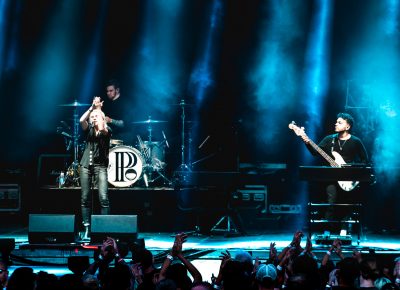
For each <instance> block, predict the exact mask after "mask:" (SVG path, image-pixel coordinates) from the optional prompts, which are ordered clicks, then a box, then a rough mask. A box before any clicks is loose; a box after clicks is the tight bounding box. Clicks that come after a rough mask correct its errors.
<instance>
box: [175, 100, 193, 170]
mask: <svg viewBox="0 0 400 290" xmlns="http://www.w3.org/2000/svg"><path fill="white" fill-rule="evenodd" d="M177 105H179V106H180V107H181V109H182V111H181V121H182V125H181V127H182V132H181V164H180V165H179V167H178V169H177V170H176V171H191V169H190V166H188V165H187V164H186V163H185V123H187V121H185V117H186V116H185V107H187V106H192V105H191V104H187V103H186V102H185V100H184V99H182V100H181V101H180V103H179V104H177Z"/></svg>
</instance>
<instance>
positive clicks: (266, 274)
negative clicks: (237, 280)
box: [256, 264, 278, 281]
mask: <svg viewBox="0 0 400 290" xmlns="http://www.w3.org/2000/svg"><path fill="white" fill-rule="evenodd" d="M277 276H278V273H277V272H276V268H275V266H274V265H273V264H268V265H265V264H264V265H261V266H260V267H259V268H258V270H257V274H256V279H257V280H258V281H262V280H263V279H264V278H270V279H271V280H272V281H275V279H276V277H277Z"/></svg>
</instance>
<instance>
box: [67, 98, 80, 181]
mask: <svg viewBox="0 0 400 290" xmlns="http://www.w3.org/2000/svg"><path fill="white" fill-rule="evenodd" d="M75 102H76V101H75ZM78 117H79V116H78V107H77V106H75V107H74V115H73V123H74V125H73V126H74V127H73V129H74V132H73V136H72V140H73V148H74V160H73V162H72V164H71V165H70V166H69V168H68V171H67V174H66V178H67V181H68V183H69V184H71V185H75V186H79V172H78V167H79V161H78V155H79V120H78Z"/></svg>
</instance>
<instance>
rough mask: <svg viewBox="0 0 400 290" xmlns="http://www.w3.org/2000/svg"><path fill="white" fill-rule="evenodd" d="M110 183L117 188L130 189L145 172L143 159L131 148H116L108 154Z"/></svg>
mask: <svg viewBox="0 0 400 290" xmlns="http://www.w3.org/2000/svg"><path fill="white" fill-rule="evenodd" d="M108 159H109V165H108V171H107V172H108V182H109V183H111V184H112V185H114V186H116V187H128V186H131V185H132V184H134V183H135V182H136V181H138V179H139V178H140V176H141V175H142V170H143V163H144V162H143V157H142V155H141V154H140V152H139V151H138V150H137V149H135V148H132V147H130V146H124V145H122V146H116V147H114V148H111V149H110V152H109V154H108Z"/></svg>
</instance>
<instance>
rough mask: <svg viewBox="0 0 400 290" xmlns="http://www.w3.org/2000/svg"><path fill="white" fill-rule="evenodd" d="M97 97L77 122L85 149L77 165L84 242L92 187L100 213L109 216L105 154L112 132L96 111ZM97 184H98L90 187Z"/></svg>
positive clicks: (88, 225)
mask: <svg viewBox="0 0 400 290" xmlns="http://www.w3.org/2000/svg"><path fill="white" fill-rule="evenodd" d="M101 104H102V101H101V99H100V97H95V98H94V99H93V104H92V106H91V107H90V108H89V109H88V110H87V111H86V112H84V113H83V115H82V116H81V118H80V120H79V122H80V124H81V127H82V129H83V131H84V132H85V134H86V147H85V151H84V153H83V156H82V159H81V162H80V166H81V167H80V181H81V211H82V223H83V226H84V228H85V233H84V235H83V238H82V239H83V240H87V239H89V227H90V215H91V210H92V209H91V200H92V198H93V197H92V195H91V192H90V189H91V188H95V187H96V186H97V188H98V192H99V200H100V206H101V214H104V215H106V214H109V213H110V203H109V198H108V176H107V167H108V152H109V148H110V138H111V129H110V128H109V127H108V126H107V123H106V119H105V115H104V113H103V112H102V111H101V110H99V109H96V108H98V107H101ZM94 182H96V183H97V184H93V183H94Z"/></svg>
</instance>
